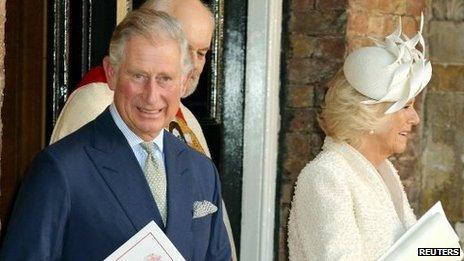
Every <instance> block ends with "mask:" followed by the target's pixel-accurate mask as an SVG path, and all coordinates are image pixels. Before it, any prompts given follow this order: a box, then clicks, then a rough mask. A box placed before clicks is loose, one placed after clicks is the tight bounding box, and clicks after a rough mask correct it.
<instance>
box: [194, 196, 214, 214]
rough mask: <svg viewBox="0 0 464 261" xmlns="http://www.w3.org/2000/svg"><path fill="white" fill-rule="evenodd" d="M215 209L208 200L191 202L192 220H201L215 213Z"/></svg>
mask: <svg viewBox="0 0 464 261" xmlns="http://www.w3.org/2000/svg"><path fill="white" fill-rule="evenodd" d="M217 209H218V208H217V207H216V206H215V205H214V204H213V203H211V202H209V201H208V200H203V201H195V202H193V218H201V217H204V216H206V215H209V214H213V213H214V212H216V211H217Z"/></svg>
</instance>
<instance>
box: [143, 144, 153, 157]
mask: <svg viewBox="0 0 464 261" xmlns="http://www.w3.org/2000/svg"><path fill="white" fill-rule="evenodd" d="M153 145H154V144H153V142H142V143H140V146H141V147H142V149H144V150H145V151H146V152H147V153H148V155H153V154H154V152H155V146H153Z"/></svg>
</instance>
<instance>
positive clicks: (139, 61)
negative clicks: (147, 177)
mask: <svg viewBox="0 0 464 261" xmlns="http://www.w3.org/2000/svg"><path fill="white" fill-rule="evenodd" d="M104 66H105V72H106V75H107V79H108V85H109V87H110V89H111V90H113V91H114V104H115V105H116V108H117V110H118V113H119V114H120V115H121V118H122V119H123V120H124V122H125V123H126V124H127V126H128V127H129V128H130V129H131V130H132V131H133V132H134V133H135V134H136V135H137V136H139V137H140V138H142V139H143V140H145V141H150V140H152V139H154V138H155V137H156V136H157V135H158V134H159V133H160V131H161V130H162V129H163V128H164V126H167V124H168V123H169V122H170V121H171V120H172V119H173V118H174V116H175V114H176V112H177V110H178V108H179V102H180V98H181V95H182V93H183V92H184V86H183V79H182V78H183V77H182V73H181V57H180V52H179V48H178V45H177V44H176V42H175V41H174V40H171V39H166V38H158V39H156V41H153V40H149V39H146V38H144V37H141V36H134V37H132V39H130V40H129V41H128V42H127V43H126V47H125V56H124V57H123V58H122V60H121V62H120V66H119V70H117V71H116V70H115V68H113V67H111V65H110V64H109V61H108V59H107V58H105V60H104Z"/></svg>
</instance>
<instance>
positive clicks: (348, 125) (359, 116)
mask: <svg viewBox="0 0 464 261" xmlns="http://www.w3.org/2000/svg"><path fill="white" fill-rule="evenodd" d="M365 100H370V98H368V97H366V96H364V95H362V94H360V93H359V92H357V91H356V90H355V89H354V88H353V87H352V86H351V85H350V84H349V83H348V81H347V80H346V78H345V75H344V73H343V70H339V71H338V72H337V74H336V75H335V77H334V78H333V79H332V81H331V82H330V83H329V90H328V91H327V94H326V96H325V100H324V105H323V106H322V112H321V114H320V115H319V117H318V121H319V125H320V126H321V128H322V130H323V131H324V132H325V134H326V135H327V136H331V137H332V138H335V139H337V140H341V141H345V142H347V143H348V144H350V145H352V146H354V147H357V146H359V145H360V142H361V140H360V139H361V135H362V134H364V133H368V132H369V131H371V130H376V129H377V128H379V127H380V126H381V123H382V121H383V120H384V117H387V116H385V114H384V113H385V111H386V110H387V109H388V107H389V106H390V105H391V103H390V102H384V103H379V104H373V105H366V104H362V103H361V102H362V101H365Z"/></svg>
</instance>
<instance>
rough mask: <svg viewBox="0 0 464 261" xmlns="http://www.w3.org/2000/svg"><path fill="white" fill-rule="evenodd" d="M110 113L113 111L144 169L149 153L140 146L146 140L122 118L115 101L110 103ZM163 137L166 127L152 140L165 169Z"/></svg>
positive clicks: (115, 120)
mask: <svg viewBox="0 0 464 261" xmlns="http://www.w3.org/2000/svg"><path fill="white" fill-rule="evenodd" d="M110 113H111V117H113V120H114V122H115V123H116V126H118V128H119V130H121V132H122V134H123V135H124V137H125V138H126V140H127V142H128V143H129V146H130V147H131V149H132V151H133V152H134V155H135V157H136V158H137V161H138V163H139V165H140V167H141V168H142V170H143V169H144V167H145V160H146V159H147V155H148V153H147V152H146V151H145V150H144V149H143V148H142V146H140V143H142V142H144V140H142V139H141V138H140V137H139V136H137V135H136V134H135V133H134V132H132V130H131V129H129V127H128V126H127V124H126V123H125V122H124V121H123V120H122V118H121V116H120V115H119V113H118V110H117V109H116V106H115V105H114V103H112V104H111V105H110ZM163 137H164V129H163V130H162V131H160V133H159V134H158V136H157V137H156V138H155V139H153V140H152V141H151V142H152V143H153V144H154V145H156V146H155V156H156V157H157V158H158V159H160V162H161V163H162V167H163V169H166V168H165V164H164V152H163ZM156 147H158V149H156Z"/></svg>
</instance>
